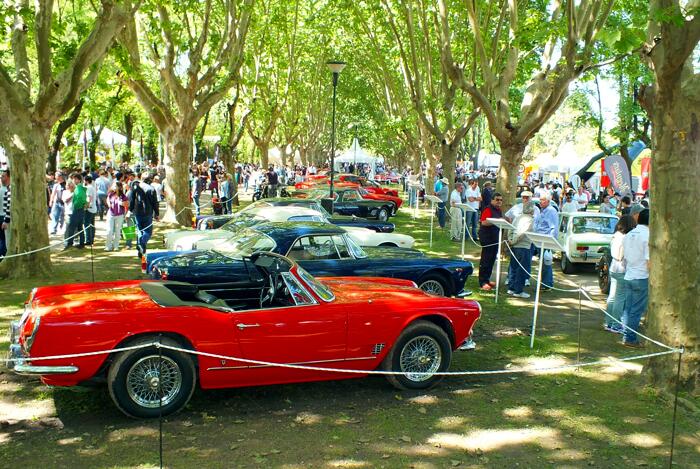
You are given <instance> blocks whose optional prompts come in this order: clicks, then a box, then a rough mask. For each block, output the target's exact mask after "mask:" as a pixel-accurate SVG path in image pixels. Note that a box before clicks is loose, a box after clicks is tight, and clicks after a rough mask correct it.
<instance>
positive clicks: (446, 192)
mask: <svg viewBox="0 0 700 469" xmlns="http://www.w3.org/2000/svg"><path fill="white" fill-rule="evenodd" d="M440 182H441V183H442V184H441V185H440V189H439V190H438V191H436V192H435V196H436V197H438V198H439V199H440V200H441V201H442V202H440V203H439V204H438V206H437V212H438V224H440V228H445V218H447V216H446V215H447V210H446V209H445V204H447V202H449V200H450V186H449V184H450V180H449V179H447V178H442V179H440Z"/></svg>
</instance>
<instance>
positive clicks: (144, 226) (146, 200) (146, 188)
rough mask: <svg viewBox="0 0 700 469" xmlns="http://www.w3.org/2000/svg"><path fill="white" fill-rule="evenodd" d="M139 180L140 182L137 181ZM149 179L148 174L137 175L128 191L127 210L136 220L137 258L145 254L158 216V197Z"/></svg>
mask: <svg viewBox="0 0 700 469" xmlns="http://www.w3.org/2000/svg"><path fill="white" fill-rule="evenodd" d="M139 179H140V180H139ZM150 183H151V178H150V177H149V175H148V173H144V174H139V177H138V178H137V179H136V180H134V182H132V183H131V190H130V191H129V195H128V197H129V209H130V210H131V213H133V215H134V218H135V219H136V231H137V236H138V238H137V240H136V251H137V255H138V257H139V258H141V256H143V255H145V254H146V246H147V245H148V240H149V239H151V235H152V234H153V222H154V221H157V220H158V216H159V215H160V212H159V208H158V196H157V195H156V190H155V189H154V188H153V186H151V184H150Z"/></svg>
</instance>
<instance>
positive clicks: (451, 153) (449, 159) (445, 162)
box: [440, 142, 457, 191]
mask: <svg viewBox="0 0 700 469" xmlns="http://www.w3.org/2000/svg"><path fill="white" fill-rule="evenodd" d="M440 153H441V155H440V162H441V163H442V175H443V177H446V178H447V180H448V181H450V191H452V189H454V188H455V165H456V164H457V149H456V148H454V147H453V146H452V145H448V144H446V143H444V142H443V144H442V145H440Z"/></svg>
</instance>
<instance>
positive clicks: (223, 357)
mask: <svg viewBox="0 0 700 469" xmlns="http://www.w3.org/2000/svg"><path fill="white" fill-rule="evenodd" d="M653 342H654V343H657V344H658V342H656V341H653ZM661 346H662V347H665V348H667V350H665V351H663V352H655V353H645V354H642V355H634V356H631V357H621V358H614V357H610V358H608V359H605V360H595V361H590V362H584V363H570V364H565V365H557V366H550V367H522V368H503V369H499V370H476V371H437V372H434V373H432V372H406V371H382V370H356V369H346V368H329V367H319V366H309V365H301V364H295V363H278V362H271V361H265V360H254V359H250V358H242V357H235V356H229V355H221V354H217V353H209V352H202V351H198V350H191V349H185V348H181V347H175V346H171V345H167V344H162V343H159V342H151V343H148V344H141V345H134V346H131V347H120V348H114V349H108V350H99V351H95V352H85V353H73V354H65V355H51V356H44V357H27V358H26V360H28V361H31V362H35V361H46V360H60V359H68V358H80V357H89V356H95V355H108V354H112V353H119V352H127V351H131V350H138V349H143V348H149V347H155V348H156V349H160V348H163V349H167V350H172V351H176V352H181V353H187V354H192V355H198V356H203V357H208V358H215V359H217V360H233V361H237V362H241V363H248V364H250V365H257V366H273V367H278V368H291V369H297V370H307V371H322V372H329V373H354V374H363V375H366V374H369V375H381V376H402V375H406V374H411V375H430V376H474V375H501V374H516V373H535V372H543V371H557V370H566V369H571V368H577V367H584V366H585V367H588V366H599V365H613V364H615V362H627V361H635V360H642V359H645V358H652V357H659V356H663V355H669V354H673V353H682V352H683V349H682V348H675V347H669V346H667V345H663V344H661ZM11 361H16V359H9V358H6V359H0V362H11Z"/></svg>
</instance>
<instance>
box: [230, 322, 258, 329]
mask: <svg viewBox="0 0 700 469" xmlns="http://www.w3.org/2000/svg"><path fill="white" fill-rule="evenodd" d="M236 327H238V328H239V329H240V330H243V329H247V328H249V327H260V324H258V323H255V324H243V323H240V322H239V323H238V324H237V325H236Z"/></svg>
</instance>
